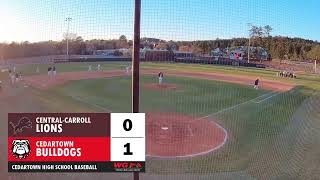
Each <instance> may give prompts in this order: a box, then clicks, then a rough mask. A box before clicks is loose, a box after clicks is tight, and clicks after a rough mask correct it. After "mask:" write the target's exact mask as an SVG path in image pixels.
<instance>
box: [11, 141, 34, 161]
mask: <svg viewBox="0 0 320 180" xmlns="http://www.w3.org/2000/svg"><path fill="white" fill-rule="evenodd" d="M11 151H12V155H13V156H15V157H16V158H17V159H25V158H26V157H28V156H29V154H30V144H29V140H14V141H12V148H11Z"/></svg>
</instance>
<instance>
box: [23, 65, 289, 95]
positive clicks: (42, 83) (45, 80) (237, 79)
mask: <svg viewBox="0 0 320 180" xmlns="http://www.w3.org/2000/svg"><path fill="white" fill-rule="evenodd" d="M159 71H160V70H156V69H153V70H142V71H141V72H142V74H145V75H153V76H155V78H156V77H157V74H158V73H159ZM161 71H162V72H163V73H164V74H165V76H177V77H190V78H197V79H206V80H215V81H223V82H229V83H236V84H241V85H247V86H253V82H254V80H255V79H256V77H251V76H244V75H236V74H223V73H212V72H211V73H204V72H186V71H173V70H164V71H163V70H161ZM121 76H130V74H127V73H126V72H125V71H121V70H114V71H98V72H97V71H94V72H87V71H84V72H64V73H59V74H58V75H56V76H55V77H49V76H48V75H33V76H27V77H25V78H24V80H25V81H26V82H27V83H29V84H31V85H32V86H34V87H37V88H40V89H48V88H50V87H53V86H57V85H62V84H65V83H67V82H68V81H72V80H84V79H97V78H107V77H121ZM294 87H295V85H294V84H289V83H284V82H280V81H276V80H268V79H263V78H262V79H260V88H262V89H266V90H273V91H280V92H285V91H289V90H291V89H292V88H294Z"/></svg>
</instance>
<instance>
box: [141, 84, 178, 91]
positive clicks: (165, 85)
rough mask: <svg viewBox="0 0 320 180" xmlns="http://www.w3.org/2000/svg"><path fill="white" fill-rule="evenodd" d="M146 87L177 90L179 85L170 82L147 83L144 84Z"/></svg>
mask: <svg viewBox="0 0 320 180" xmlns="http://www.w3.org/2000/svg"><path fill="white" fill-rule="evenodd" d="M144 87H145V88H147V89H164V90H176V89H177V85H175V84H169V83H163V84H161V85H160V84H158V83H146V84H144Z"/></svg>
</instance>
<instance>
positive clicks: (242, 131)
mask: <svg viewBox="0 0 320 180" xmlns="http://www.w3.org/2000/svg"><path fill="white" fill-rule="evenodd" d="M141 81H142V87H143V84H144V83H151V82H154V81H155V79H154V78H153V77H150V76H143V77H142V78H141ZM166 81H167V82H169V83H175V84H177V86H178V90H176V91H155V90H149V89H145V88H142V89H141V109H142V111H143V112H154V111H162V112H166V111H170V112H178V113H183V114H189V115H196V116H204V115H208V114H211V113H214V112H217V111H219V110H222V109H225V108H228V107H231V106H234V105H237V104H240V103H242V102H247V101H248V100H252V99H254V98H255V97H258V96H261V95H263V94H266V93H268V91H264V90H259V91H256V90H253V88H252V87H248V86H241V85H235V84H230V83H223V82H218V81H208V80H196V79H192V78H177V77H169V78H167V79H166ZM130 83H131V79H130V78H125V77H123V78H112V79H96V80H81V81H74V82H70V83H68V84H67V85H65V86H61V87H57V88H55V89H52V90H51V91H52V92H53V93H56V94H61V95H64V96H66V97H68V96H69V98H70V99H74V98H73V97H77V98H78V99H81V100H83V101H86V102H87V104H94V105H98V106H99V107H103V108H107V109H110V110H112V111H113V112H130V107H131V102H130ZM310 92H313V91H312V90H309V89H306V88H303V87H298V88H296V89H294V90H292V91H290V92H286V93H282V94H279V95H278V96H275V97H274V98H270V99H268V100H265V101H263V102H261V103H254V102H249V103H244V104H243V105H241V106H239V107H236V108H234V109H231V110H228V111H225V112H223V113H219V114H217V115H214V116H212V118H213V119H215V120H216V121H217V122H219V123H220V124H222V125H223V126H224V127H225V128H226V129H227V130H228V132H229V139H228V143H227V144H226V145H225V146H224V147H223V148H222V149H220V150H219V151H217V152H214V153H212V154H210V155H208V156H203V157H195V158H192V159H187V160H174V161H173V160H155V159H152V160H148V161H147V170H148V172H151V173H160V174H161V173H165V174H167V173H173V174H174V173H177V172H190V173H201V172H207V173H213V172H221V171H223V172H225V171H229V172H231V171H245V170H252V169H254V168H255V166H256V165H257V164H258V163H262V162H263V161H266V160H267V159H268V157H271V156H273V155H274V154H272V153H270V152H269V151H270V148H271V147H272V146H274V143H275V142H274V140H275V139H277V138H278V137H279V136H281V135H282V134H283V131H284V130H285V129H286V128H287V127H288V125H290V123H291V121H292V117H293V115H294V113H295V112H296V111H297V109H298V108H299V107H300V106H301V104H302V103H303V102H304V101H305V100H306V99H307V98H308V97H310ZM259 99H260V100H262V99H263V97H262V98H258V99H257V100H259ZM74 100H75V101H77V99H74ZM93 107H95V106H93ZM100 111H101V109H100ZM277 143H279V142H277ZM282 148H284V149H281V151H285V152H287V153H288V155H287V156H285V155H283V156H281V157H278V158H276V159H275V160H274V161H275V162H274V163H276V162H277V161H286V160H287V158H289V154H290V152H291V151H293V149H292V146H287V147H282ZM274 165H276V164H274ZM270 166H272V163H271V165H270ZM270 168H272V167H270ZM251 174H252V175H253V176H254V177H260V175H259V173H257V171H252V172H251Z"/></svg>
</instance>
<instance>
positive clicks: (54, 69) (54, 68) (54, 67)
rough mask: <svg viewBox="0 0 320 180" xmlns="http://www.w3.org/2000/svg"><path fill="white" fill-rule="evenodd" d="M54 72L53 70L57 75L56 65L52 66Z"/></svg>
mask: <svg viewBox="0 0 320 180" xmlns="http://www.w3.org/2000/svg"><path fill="white" fill-rule="evenodd" d="M52 72H53V75H54V76H55V75H57V70H56V66H53V68H52Z"/></svg>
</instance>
